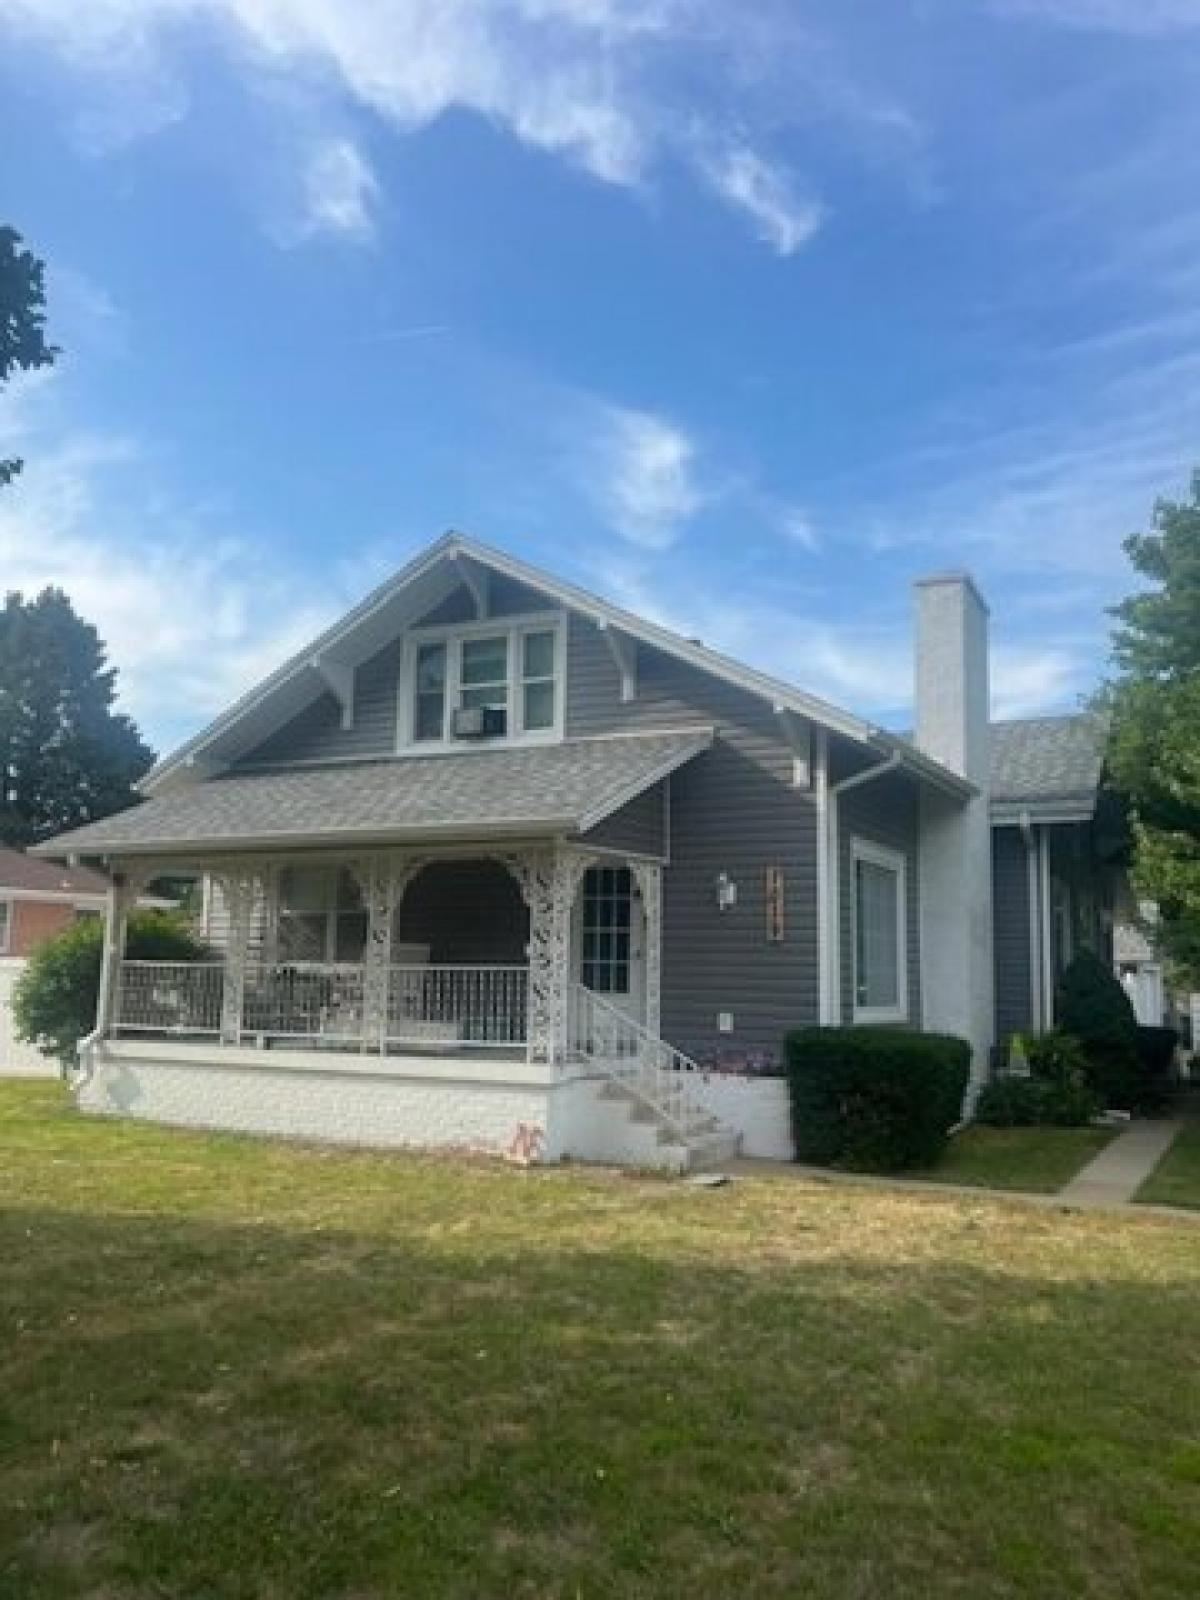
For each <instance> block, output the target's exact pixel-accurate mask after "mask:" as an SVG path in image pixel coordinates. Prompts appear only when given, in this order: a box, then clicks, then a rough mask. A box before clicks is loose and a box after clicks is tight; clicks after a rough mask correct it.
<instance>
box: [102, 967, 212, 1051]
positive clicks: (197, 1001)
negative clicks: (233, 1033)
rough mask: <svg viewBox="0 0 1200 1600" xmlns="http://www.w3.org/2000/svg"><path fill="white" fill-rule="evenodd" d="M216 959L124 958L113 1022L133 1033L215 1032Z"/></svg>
mask: <svg viewBox="0 0 1200 1600" xmlns="http://www.w3.org/2000/svg"><path fill="white" fill-rule="evenodd" d="M224 992H225V968H224V965H223V963H222V962H220V961H122V963H121V977H120V984H119V986H118V989H117V1024H118V1026H119V1027H121V1028H128V1029H129V1030H130V1031H132V1032H135V1033H191V1034H212V1035H216V1034H219V1033H220V1031H221V1002H222V998H223V996H224Z"/></svg>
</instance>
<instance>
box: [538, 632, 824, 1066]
mask: <svg viewBox="0 0 1200 1600" xmlns="http://www.w3.org/2000/svg"><path fill="white" fill-rule="evenodd" d="M568 681H569V692H568V699H567V733H568V736H574V737H586V736H594V735H598V734H604V733H617V732H631V731H635V730H636V729H639V728H642V729H650V728H677V727H689V726H697V725H700V726H710V727H714V728H715V729H716V738H715V740H714V744H713V747H712V748H711V749H710V750H707V751H705V752H704V753H703V754H702V755H699V756H697V757H696V758H695V759H694V760H692V761H690V762H688V764H687V765H686V766H684V767H682V768H681V769H680V770H679V771H678V772H676V773H674V774H673V775H672V777H671V779H670V795H669V819H670V827H669V840H668V848H669V864H668V865H667V867H666V869H665V871H664V874H663V975H662V976H663V988H662V1030H663V1035H664V1037H665V1038H667V1039H669V1040H670V1041H671V1043H672V1044H674V1045H676V1046H677V1047H678V1048H679V1049H681V1050H684V1051H686V1052H687V1053H688V1054H689V1055H692V1056H694V1057H696V1058H697V1059H698V1060H700V1061H701V1062H702V1063H704V1062H710V1061H718V1060H726V1061H748V1062H750V1063H752V1064H765V1063H766V1062H767V1061H771V1062H775V1061H778V1060H779V1058H780V1054H781V1046H782V1041H783V1036H784V1034H785V1033H786V1032H787V1030H788V1029H789V1028H793V1027H796V1026H799V1025H801V1024H803V1023H808V1022H815V1021H816V1020H817V1009H818V1000H817V994H818V956H817V931H816V930H817V913H816V903H817V873H816V812H815V807H814V805H813V802H812V798H811V795H809V794H808V793H807V792H805V791H802V790H799V789H797V788H795V787H794V786H793V782H792V755H791V752H790V751H789V749H788V748H787V746H786V744H785V743H784V742H783V740H782V739H781V738H780V735H779V729H778V725H777V722H776V719H775V717H774V715H773V713H772V711H771V708H770V706H768V705H766V704H765V703H764V702H763V701H761V700H759V699H758V698H757V697H756V696H753V695H749V694H746V693H745V692H744V691H742V690H740V689H737V688H734V687H733V686H731V685H729V684H726V683H723V682H721V681H720V680H718V679H715V678H712V677H710V676H709V675H708V674H706V673H703V672H700V671H698V670H697V669H696V668H693V667H689V666H687V665H685V664H683V663H680V662H677V661H675V660H673V659H672V658H671V657H668V656H665V655H663V654H661V653H659V652H657V651H654V650H650V649H647V648H643V649H641V650H640V651H639V663H638V682H637V695H636V697H635V699H634V700H632V701H630V702H628V703H622V701H621V699H620V679H619V674H618V670H617V667H616V665H615V663H614V661H613V659H612V655H611V654H610V652H609V649H608V646H607V644H606V643H605V640H604V638H603V636H602V635H601V634H600V633H599V631H598V630H597V629H596V628H594V627H593V626H592V625H591V624H590V623H588V622H586V621H584V620H582V619H577V618H572V619H571V625H570V631H569V635H568ZM769 867H779V868H781V869H782V871H783V878H784V937H783V939H782V941H781V942H779V943H774V942H772V941H770V940H769V939H768V937H767V906H766V881H767V869H768V868H769ZM722 872H724V873H727V874H728V875H729V877H730V878H731V879H732V880H733V882H734V883H735V884H736V885H737V893H738V898H737V904H736V906H734V907H732V908H731V909H730V910H727V911H721V910H719V909H718V906H717V879H718V876H719V875H720V874H721V873H722ZM723 1011H724V1012H729V1013H731V1014H732V1018H733V1030H732V1032H730V1033H721V1032H719V1031H718V1026H717V1017H718V1013H720V1012H723Z"/></svg>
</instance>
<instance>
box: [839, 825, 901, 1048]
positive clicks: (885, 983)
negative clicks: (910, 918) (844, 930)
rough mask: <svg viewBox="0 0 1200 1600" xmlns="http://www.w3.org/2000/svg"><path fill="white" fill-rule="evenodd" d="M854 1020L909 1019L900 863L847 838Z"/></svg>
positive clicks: (883, 851) (892, 856)
mask: <svg viewBox="0 0 1200 1600" xmlns="http://www.w3.org/2000/svg"><path fill="white" fill-rule="evenodd" d="M850 859H851V870H852V874H853V877H852V890H853V893H852V905H853V913H854V1020H855V1021H856V1022H903V1021H905V1020H906V1019H907V1017H908V975H907V950H906V943H907V941H906V936H905V901H906V889H905V877H906V872H905V862H904V857H903V855H901V854H900V852H899V851H897V850H888V849H885V848H884V847H883V846H882V845H876V844H870V843H868V842H867V841H866V840H864V839H854V840H852V841H851V849H850Z"/></svg>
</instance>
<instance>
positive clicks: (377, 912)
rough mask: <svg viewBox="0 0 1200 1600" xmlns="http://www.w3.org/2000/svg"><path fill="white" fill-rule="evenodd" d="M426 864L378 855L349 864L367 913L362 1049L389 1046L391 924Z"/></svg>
mask: <svg viewBox="0 0 1200 1600" xmlns="http://www.w3.org/2000/svg"><path fill="white" fill-rule="evenodd" d="M424 865H425V862H424V860H423V859H422V858H420V857H418V856H396V855H375V856H367V857H366V858H364V859H363V860H361V861H354V862H351V863H350V867H351V871H352V872H353V873H354V875H355V877H356V878H357V879H358V883H359V887H360V889H361V890H362V896H363V903H364V905H365V906H366V912H367V942H366V947H365V948H364V950H363V999H362V1009H363V1023H362V1048H363V1049H364V1050H378V1051H380V1052H383V1051H385V1050H386V1049H387V1036H388V1000H389V989H390V986H391V975H392V925H393V921H394V919H395V914H396V908H397V906H399V904H400V903H401V901H402V900H403V899H404V891H405V890H406V889H407V888H408V885H409V883H410V882H411V881H412V879H413V878H414V877H415V876H416V875H417V873H418V872H420V870H421V868H422V867H423V866H424Z"/></svg>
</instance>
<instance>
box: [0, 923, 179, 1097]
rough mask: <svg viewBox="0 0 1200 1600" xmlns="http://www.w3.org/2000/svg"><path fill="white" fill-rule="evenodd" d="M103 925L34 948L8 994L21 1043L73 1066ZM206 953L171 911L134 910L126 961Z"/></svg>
mask: <svg viewBox="0 0 1200 1600" xmlns="http://www.w3.org/2000/svg"><path fill="white" fill-rule="evenodd" d="M103 953H104V924H103V922H102V921H101V919H100V918H99V917H88V918H87V919H86V920H81V921H79V922H75V923H72V925H71V926H70V927H69V928H65V929H64V930H63V932H62V933H60V934H57V935H56V936H55V937H54V938H53V939H47V940H46V941H45V943H44V944H40V945H39V946H38V947H37V949H36V950H34V952H33V954H32V955H31V956H30V957H29V961H28V964H27V965H26V968H25V970H24V972H23V973H22V974H21V976H20V978H19V979H18V980H17V984H16V987H15V988H14V990H13V1016H14V1019H15V1021H16V1025H17V1032H18V1034H19V1035H20V1037H21V1038H22V1039H26V1040H28V1042H29V1043H30V1044H35V1045H37V1046H38V1047H39V1048H40V1049H42V1050H44V1051H45V1052H46V1053H47V1054H48V1055H52V1056H54V1057H55V1058H56V1059H57V1060H58V1062H59V1063H60V1065H61V1066H62V1067H63V1068H64V1069H66V1068H67V1067H69V1066H71V1065H73V1063H74V1061H75V1056H76V1047H77V1046H78V1044H79V1041H80V1039H83V1038H85V1037H86V1036H87V1035H88V1034H89V1033H91V1031H92V1028H93V1027H94V1026H95V1021H96V997H97V994H98V993H99V989H100V963H101V960H102V957H103ZM207 953H208V952H207V951H206V949H205V947H204V946H203V945H202V944H200V943H199V941H198V940H197V939H196V937H195V935H194V934H193V932H192V930H191V928H190V927H189V925H188V923H187V920H186V919H185V918H184V917H182V916H180V915H179V914H178V913H177V912H169V911H135V912H134V913H133V915H132V916H131V917H130V919H129V930H128V933H127V935H126V939H125V954H126V956H127V957H128V959H129V960H130V961H200V960H203V958H204V957H205V955H206V954H207Z"/></svg>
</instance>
